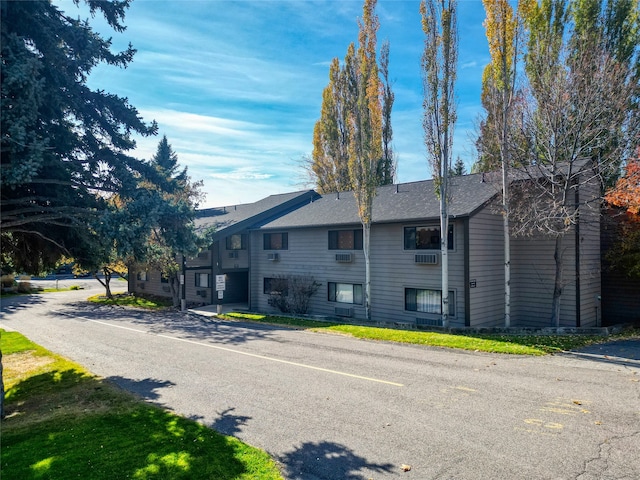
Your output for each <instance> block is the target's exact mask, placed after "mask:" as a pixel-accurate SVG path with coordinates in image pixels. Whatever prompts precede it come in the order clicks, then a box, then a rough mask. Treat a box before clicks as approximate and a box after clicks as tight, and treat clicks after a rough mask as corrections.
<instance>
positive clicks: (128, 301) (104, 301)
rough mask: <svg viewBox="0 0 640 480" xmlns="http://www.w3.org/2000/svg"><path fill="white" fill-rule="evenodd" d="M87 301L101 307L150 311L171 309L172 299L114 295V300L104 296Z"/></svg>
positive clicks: (93, 297)
mask: <svg viewBox="0 0 640 480" xmlns="http://www.w3.org/2000/svg"><path fill="white" fill-rule="evenodd" d="M87 300H89V301H90V302H93V303H98V304H101V305H119V306H122V307H138V308H146V309H148V310H158V309H163V308H167V307H171V306H172V303H171V299H167V298H150V297H140V296H137V295H128V294H125V293H114V294H113V298H111V299H109V298H107V297H105V296H104V295H94V296H92V297H89V298H88V299H87Z"/></svg>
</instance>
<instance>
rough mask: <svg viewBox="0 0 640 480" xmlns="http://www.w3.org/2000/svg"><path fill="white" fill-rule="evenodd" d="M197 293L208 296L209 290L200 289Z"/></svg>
mask: <svg viewBox="0 0 640 480" xmlns="http://www.w3.org/2000/svg"><path fill="white" fill-rule="evenodd" d="M196 294H197V295H200V296H201V297H206V296H207V291H206V290H198V291H196Z"/></svg>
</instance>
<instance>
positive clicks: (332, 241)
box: [329, 230, 362, 250]
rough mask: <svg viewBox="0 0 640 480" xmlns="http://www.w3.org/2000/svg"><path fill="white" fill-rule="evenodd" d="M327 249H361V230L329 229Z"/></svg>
mask: <svg viewBox="0 0 640 480" xmlns="http://www.w3.org/2000/svg"><path fill="white" fill-rule="evenodd" d="M329 250H362V230H330V231H329Z"/></svg>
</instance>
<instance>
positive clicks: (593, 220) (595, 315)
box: [579, 183, 602, 327]
mask: <svg viewBox="0 0 640 480" xmlns="http://www.w3.org/2000/svg"><path fill="white" fill-rule="evenodd" d="M599 195H600V186H599V184H597V183H595V184H592V185H584V186H582V187H581V189H580V200H581V202H582V201H589V200H591V199H595V198H598V197H599ZM600 220H601V210H600V202H599V201H595V202H593V203H591V204H589V205H583V206H581V207H580V229H579V233H580V235H579V252H580V271H579V275H580V326H581V327H595V326H600V325H601V324H602V322H601V320H602V310H601V301H600V299H601V294H602V290H601V271H602V267H601V258H600V250H601V249H600Z"/></svg>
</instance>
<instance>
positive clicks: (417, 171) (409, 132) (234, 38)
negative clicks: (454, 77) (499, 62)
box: [56, 0, 489, 207]
mask: <svg viewBox="0 0 640 480" xmlns="http://www.w3.org/2000/svg"><path fill="white" fill-rule="evenodd" d="M56 3H57V4H58V5H59V6H60V7H61V8H63V9H64V10H65V11H66V12H67V13H70V14H72V15H73V16H80V17H81V18H83V19H84V18H87V17H88V14H87V11H86V9H78V8H76V7H75V6H74V5H73V3H72V2H71V1H70V0H58V1H57V2H56ZM418 9H419V0H413V1H407V0H379V1H378V7H377V14H378V16H379V19H380V30H379V32H378V43H379V44H381V43H382V41H383V40H385V39H388V40H389V42H390V62H389V70H390V77H391V79H392V80H393V90H394V92H395V104H394V108H393V114H392V126H393V131H394V139H393V144H394V148H395V151H396V154H397V157H398V181H399V182H410V181H416V180H423V179H427V178H430V176H431V175H430V171H429V167H428V165H427V161H426V153H425V148H424V144H423V133H422V132H423V131H422V124H421V122H422V78H421V73H420V58H421V54H422V49H423V44H424V43H423V42H424V35H423V33H422V29H421V24H420V14H419V10H418ZM361 14H362V1H361V0H283V1H278V0H262V1H249V0H235V1H229V0H201V1H192V0H179V1H176V0H134V1H133V2H132V4H131V7H130V9H129V10H128V13H127V17H126V19H125V25H126V26H127V29H126V30H125V32H124V33H117V32H114V31H112V30H110V29H109V28H108V27H106V24H105V22H104V20H102V19H101V18H99V17H96V18H95V19H92V20H90V21H91V24H92V25H93V26H94V28H95V30H97V31H98V32H100V33H101V34H102V35H103V36H105V37H107V38H108V37H113V45H114V48H116V49H124V48H125V47H126V45H127V44H128V43H129V42H131V43H132V44H133V46H134V48H136V49H137V51H138V52H137V54H136V55H135V57H134V60H133V62H132V63H131V64H130V65H129V67H128V68H127V69H125V70H121V69H118V68H115V67H105V66H99V67H97V68H96V69H95V70H94V71H93V73H92V75H91V77H90V79H89V85H90V86H91V87H92V88H100V89H104V90H106V91H107V92H110V93H114V94H117V95H120V96H123V97H127V98H128V99H129V101H130V102H131V104H132V105H134V106H135V107H136V108H137V109H138V110H139V111H140V113H141V114H142V116H143V118H144V119H145V120H147V121H151V120H154V119H155V120H156V121H157V122H158V125H159V135H160V136H161V135H166V136H167V138H168V140H169V143H170V144H171V145H172V147H173V149H174V150H175V151H176V153H177V154H178V158H179V161H180V163H181V164H182V165H186V166H188V168H189V172H190V175H191V177H192V178H193V179H194V180H202V181H203V182H204V189H203V190H204V192H205V193H206V200H205V201H204V202H203V203H202V204H201V205H200V206H201V207H213V206H222V205H233V204H238V203H247V202H253V201H256V200H258V199H260V198H263V197H265V196H267V195H271V194H275V193H284V192H289V191H293V190H298V189H301V188H305V185H304V184H303V183H302V182H303V181H304V174H303V170H302V168H301V167H300V166H299V161H300V158H301V157H302V156H303V155H305V154H310V153H311V150H312V136H313V126H314V124H315V122H316V121H317V119H318V117H319V113H320V106H321V98H322V90H323V89H324V87H325V86H326V84H327V82H328V72H329V63H330V61H331V60H332V59H333V58H334V57H339V58H340V59H343V58H344V55H345V53H346V50H347V46H348V45H349V43H350V42H352V41H353V42H355V41H357V36H358V25H357V20H358V18H359V17H360V16H361ZM484 17H485V15H484V9H483V6H482V2H481V1H480V0H462V1H460V2H459V12H458V24H459V27H458V28H459V37H460V43H459V56H458V57H459V65H458V82H457V84H456V89H457V97H458V123H457V125H456V134H455V140H454V152H455V153H454V159H455V156H456V155H459V156H460V157H461V158H462V159H463V160H464V161H465V163H466V164H467V169H469V168H470V167H471V164H472V162H473V155H474V149H473V143H474V137H475V125H476V123H477V120H478V118H479V116H480V115H481V113H482V108H481V106H480V86H481V78H482V70H483V68H484V66H485V65H486V64H487V63H488V61H489V53H488V49H487V42H486V37H485V35H484V28H483V27H482V22H483V20H484ZM159 140H160V138H159V137H152V138H141V139H138V148H137V150H136V151H135V152H134V153H133V154H134V155H135V156H137V157H139V158H146V159H148V158H151V156H152V155H153V154H154V153H155V150H156V147H157V144H158V142H159Z"/></svg>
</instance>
